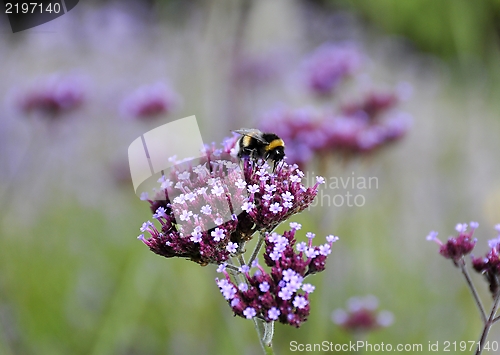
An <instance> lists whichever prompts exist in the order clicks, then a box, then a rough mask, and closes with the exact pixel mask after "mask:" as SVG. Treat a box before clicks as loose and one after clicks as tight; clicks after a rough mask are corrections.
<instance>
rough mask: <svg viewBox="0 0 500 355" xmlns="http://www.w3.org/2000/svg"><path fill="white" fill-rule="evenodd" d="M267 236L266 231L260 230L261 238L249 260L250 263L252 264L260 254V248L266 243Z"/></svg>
mask: <svg viewBox="0 0 500 355" xmlns="http://www.w3.org/2000/svg"><path fill="white" fill-rule="evenodd" d="M265 238H266V233H265V232H264V231H260V233H259V240H258V241H257V245H255V249H254V250H253V253H252V256H250V260H249V261H248V265H250V266H252V263H253V261H254V260H255V258H257V255H258V254H259V251H260V248H261V247H262V243H264V239H265Z"/></svg>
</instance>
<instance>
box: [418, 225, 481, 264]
mask: <svg viewBox="0 0 500 355" xmlns="http://www.w3.org/2000/svg"><path fill="white" fill-rule="evenodd" d="M477 227H478V224H477V222H470V231H467V224H466V223H459V224H457V225H456V227H455V230H456V231H457V232H458V236H456V237H449V238H448V241H447V242H446V243H444V244H443V243H442V242H441V241H440V240H439V239H438V238H437V234H438V233H437V232H434V231H432V232H430V233H429V235H428V236H427V240H432V241H435V242H436V243H438V244H439V246H440V247H439V254H441V255H442V256H444V257H445V258H446V259H451V260H452V261H453V263H454V264H455V265H457V266H458V264H459V263H460V262H463V257H464V256H465V255H467V254H469V253H470V252H471V251H472V249H474V247H475V245H476V242H477V239H476V238H472V235H473V234H474V231H475V230H476V228H477Z"/></svg>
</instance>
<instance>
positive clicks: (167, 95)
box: [121, 82, 180, 119]
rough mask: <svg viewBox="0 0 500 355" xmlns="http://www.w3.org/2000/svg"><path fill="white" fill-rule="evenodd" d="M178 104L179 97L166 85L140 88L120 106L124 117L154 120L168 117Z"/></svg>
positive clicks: (156, 84)
mask: <svg viewBox="0 0 500 355" xmlns="http://www.w3.org/2000/svg"><path fill="white" fill-rule="evenodd" d="M179 104H180V96H179V95H178V94H177V93H176V92H175V91H174V90H173V89H172V88H171V87H170V86H169V85H167V84H165V83H161V82H159V83H155V84H152V85H145V86H141V87H139V88H138V89H136V90H135V91H134V92H132V93H131V94H130V95H128V96H127V97H126V98H125V99H124V100H123V102H122V104H121V111H122V113H123V114H124V115H125V116H126V117H132V118H136V119H154V118H158V117H160V116H161V115H168V114H169V113H171V112H172V111H173V110H174V109H176V108H177V107H178V106H179Z"/></svg>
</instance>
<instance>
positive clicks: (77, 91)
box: [13, 74, 85, 118]
mask: <svg viewBox="0 0 500 355" xmlns="http://www.w3.org/2000/svg"><path fill="white" fill-rule="evenodd" d="M13 96H14V97H13V101H14V105H15V106H16V107H17V108H18V109H19V110H20V111H22V112H23V113H25V114H30V113H38V114H41V115H43V116H47V117H53V118H54V117H57V116H59V115H61V114H63V113H67V112H70V111H73V110H75V109H76V108H78V107H80V105H81V104H82V103H83V102H84V100H85V90H84V85H83V83H82V78H79V77H76V76H70V75H55V74H54V75H52V76H49V77H46V78H43V79H40V80H38V81H37V82H35V83H34V84H33V85H32V86H31V87H29V88H27V89H25V90H18V91H17V92H15V93H14V95H13Z"/></svg>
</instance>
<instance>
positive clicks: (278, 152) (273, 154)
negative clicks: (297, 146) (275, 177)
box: [266, 146, 285, 171]
mask: <svg viewBox="0 0 500 355" xmlns="http://www.w3.org/2000/svg"><path fill="white" fill-rule="evenodd" d="M284 157H285V147H283V146H280V147H276V148H274V149H272V150H269V151H268V152H267V154H266V160H272V161H273V162H274V167H273V171H274V170H275V169H276V165H278V163H279V162H280V161H281V160H283V158H284Z"/></svg>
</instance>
